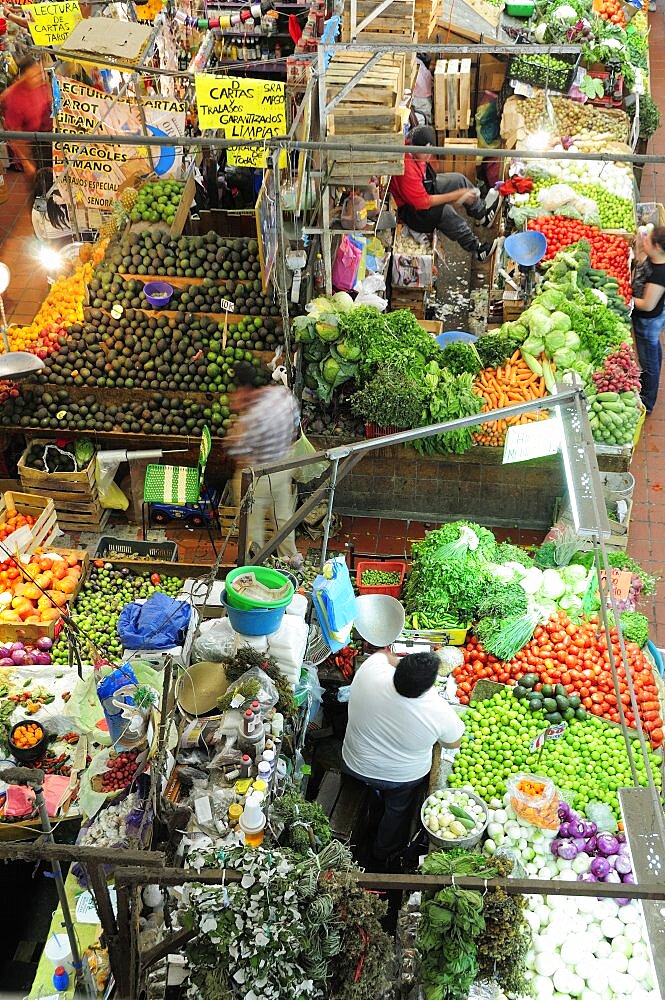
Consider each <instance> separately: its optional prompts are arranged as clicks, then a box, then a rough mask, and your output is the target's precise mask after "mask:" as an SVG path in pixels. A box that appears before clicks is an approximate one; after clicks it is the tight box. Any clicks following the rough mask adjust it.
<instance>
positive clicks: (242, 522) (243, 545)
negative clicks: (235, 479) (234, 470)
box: [234, 469, 252, 566]
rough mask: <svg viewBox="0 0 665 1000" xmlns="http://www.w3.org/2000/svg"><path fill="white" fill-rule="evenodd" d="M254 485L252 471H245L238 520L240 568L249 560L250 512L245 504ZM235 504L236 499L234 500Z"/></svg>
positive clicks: (241, 479)
mask: <svg viewBox="0 0 665 1000" xmlns="http://www.w3.org/2000/svg"><path fill="white" fill-rule="evenodd" d="M251 485H252V473H251V470H250V469H243V470H242V474H241V476H240V496H239V497H238V503H239V505H240V514H239V520H238V566H245V565H246V560H247V535H248V531H249V510H248V507H247V504H246V502H245V497H246V495H247V491H248V489H249V488H250V486H251ZM234 503H235V499H234Z"/></svg>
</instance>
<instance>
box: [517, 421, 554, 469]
mask: <svg viewBox="0 0 665 1000" xmlns="http://www.w3.org/2000/svg"><path fill="white" fill-rule="evenodd" d="M560 445H561V424H560V423H559V421H558V420H551V419H550V420H536V421H534V423H532V424H514V425H513V426H512V427H509V428H508V430H507V432H506V442H505V444H504V446H503V464H504V465H509V464H510V463H511V462H528V461H529V459H531V458H544V457H545V456H546V455H556V453H557V452H558V450H559V447H560Z"/></svg>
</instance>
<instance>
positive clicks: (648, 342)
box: [633, 314, 665, 413]
mask: <svg viewBox="0 0 665 1000" xmlns="http://www.w3.org/2000/svg"><path fill="white" fill-rule="evenodd" d="M664 326H665V314H661V315H660V316H653V317H651V318H650V319H648V318H645V317H643V316H635V315H634V316H633V330H634V331H635V346H636V347H637V356H638V358H639V361H640V368H641V369H642V375H641V377H640V381H641V383H642V391H641V393H640V396H641V397H642V402H643V403H644V405H645V406H646V408H647V412H648V413H651V411H652V410H653V408H654V406H655V405H656V397H657V395H658V384H659V382H660V369H661V366H662V363H663V348H662V345H661V342H660V335H661V333H662V332H663V327H664Z"/></svg>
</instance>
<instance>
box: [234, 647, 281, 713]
mask: <svg viewBox="0 0 665 1000" xmlns="http://www.w3.org/2000/svg"><path fill="white" fill-rule="evenodd" d="M223 663H224V670H225V671H226V679H227V680H228V681H229V683H230V684H231V683H232V682H233V681H237V680H238V678H239V677H241V676H242V674H244V673H245V671H246V670H249V669H250V668H251V667H259V668H260V669H261V670H265V672H266V674H267V675H268V677H269V678H270V680H271V681H272V682H273V684H274V685H275V687H276V688H277V694H278V695H279V700H278V702H277V705H276V708H277V711H278V712H281V713H282V715H283V716H284V717H285V718H292V717H293V716H294V715H297V713H298V706H297V705H296V703H295V700H294V698H293V691H292V690H291V685H290V684H289V682H288V681H287V679H286V677H285V676H284V674H283V673H282V672H281V670H280V669H279V665H278V663H277V660H275V659H274V658H273V657H272V656H266V654H265V653H259V652H258V651H257V650H256V649H253V648H252V647H251V646H243V647H241V648H240V649H239V650H238V652H237V653H236V655H235V656H234V657H233V658H232V659H230V660H224V661H223ZM252 697H253V695H252Z"/></svg>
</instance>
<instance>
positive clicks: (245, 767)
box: [240, 753, 252, 778]
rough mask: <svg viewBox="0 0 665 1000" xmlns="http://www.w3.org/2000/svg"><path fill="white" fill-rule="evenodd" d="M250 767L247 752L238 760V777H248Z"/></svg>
mask: <svg viewBox="0 0 665 1000" xmlns="http://www.w3.org/2000/svg"><path fill="white" fill-rule="evenodd" d="M251 769H252V758H251V757H250V756H249V754H248V753H244V754H243V755H242V760H241V761H240V777H241V778H249V775H250V771H251Z"/></svg>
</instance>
